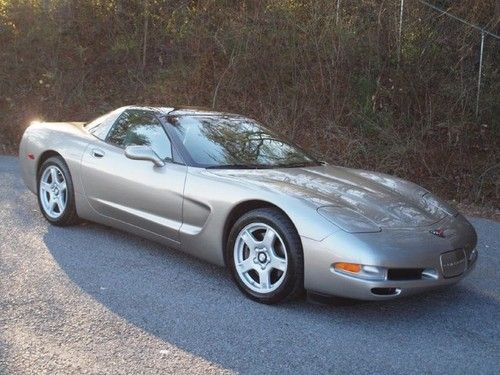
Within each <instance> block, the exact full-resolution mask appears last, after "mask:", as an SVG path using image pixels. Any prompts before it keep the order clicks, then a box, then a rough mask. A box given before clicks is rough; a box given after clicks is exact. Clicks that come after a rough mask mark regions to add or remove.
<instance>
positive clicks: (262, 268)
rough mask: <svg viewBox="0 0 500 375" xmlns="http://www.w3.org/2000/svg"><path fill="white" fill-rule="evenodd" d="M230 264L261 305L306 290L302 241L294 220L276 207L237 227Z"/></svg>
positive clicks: (239, 281) (233, 232) (243, 220)
mask: <svg viewBox="0 0 500 375" xmlns="http://www.w3.org/2000/svg"><path fill="white" fill-rule="evenodd" d="M226 262H227V263H228V266H229V268H230V270H231V272H232V274H233V277H234V279H235V280H236V282H237V284H238V286H239V287H240V289H241V290H243V291H244V292H245V293H246V294H248V295H249V296H250V297H252V298H253V299H255V300H258V301H259V302H265V303H274V302H279V301H281V300H284V299H287V298H292V297H295V296H296V295H298V294H299V293H300V292H301V291H302V288H303V255H302V246H301V242H300V238H299V236H298V234H297V231H296V230H295V227H294V226H293V224H292V222H291V221H290V219H289V218H288V217H287V216H286V215H285V214H284V213H282V212H281V211H279V210H278V209H275V208H261V209H257V210H253V211H250V212H248V213H246V214H245V215H243V216H242V217H241V218H240V219H239V220H237V221H236V223H235V224H234V226H233V229H232V230H231V233H230V235H229V241H228V245H227V249H226Z"/></svg>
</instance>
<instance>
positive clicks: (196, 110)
mask: <svg viewBox="0 0 500 375" xmlns="http://www.w3.org/2000/svg"><path fill="white" fill-rule="evenodd" d="M121 109H123V110H125V109H143V110H144V109H145V110H150V111H155V112H157V113H160V114H162V115H165V116H167V115H168V116H186V115H190V116H235V117H242V115H239V114H235V113H229V112H221V111H214V110H212V109H209V108H204V107H190V106H182V107H152V106H139V105H128V106H125V107H121Z"/></svg>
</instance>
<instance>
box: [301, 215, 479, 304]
mask: <svg viewBox="0 0 500 375" xmlns="http://www.w3.org/2000/svg"><path fill="white" fill-rule="evenodd" d="M436 227H444V228H446V236H445V238H441V237H438V236H435V235H433V234H431V233H430V231H431V230H432V229H435V228H436ZM476 243H477V236H476V232H475V231H474V228H473V227H472V225H471V224H470V223H469V222H468V221H467V220H466V219H465V218H464V217H463V216H461V215H458V216H457V217H454V218H449V219H445V220H443V221H441V222H440V223H437V224H435V225H433V226H432V227H429V228H419V229H398V230H385V231H382V232H380V233H363V234H350V233H346V232H341V231H339V232H336V233H335V234H333V235H331V236H330V237H327V238H326V239H324V240H323V241H314V240H311V239H308V238H305V237H302V244H303V249H304V286H305V288H306V289H307V290H309V291H312V292H316V293H321V294H327V295H335V296H340V297H347V298H355V299H361V300H384V299H392V298H398V297H402V296H406V295H411V294H416V293H420V292H424V291H428V290H432V289H438V288H441V287H445V286H448V285H452V284H455V283H457V282H458V281H460V280H461V279H463V278H464V277H465V276H466V275H467V274H468V273H469V272H471V271H472V269H473V268H474V266H475V264H476V260H477V256H478V254H477V251H476V250H475V249H474V248H475V246H476ZM456 249H463V250H464V251H465V254H466V265H465V267H464V271H463V272H462V273H461V274H460V275H458V276H456V277H450V278H446V277H445V276H444V275H443V269H442V265H441V255H442V254H443V253H447V252H449V251H452V250H456ZM336 262H349V263H359V264H364V265H370V266H378V267H384V268H387V269H425V270H434V271H435V272H434V273H433V274H432V276H429V275H427V274H425V275H422V276H421V277H418V278H415V279H406V280H391V279H388V277H386V278H385V279H384V280H367V279H361V278H359V277H357V276H354V275H349V274H346V273H340V272H338V271H336V270H334V269H333V267H332V265H333V264H334V263H336Z"/></svg>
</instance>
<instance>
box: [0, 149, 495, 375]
mask: <svg viewBox="0 0 500 375" xmlns="http://www.w3.org/2000/svg"><path fill="white" fill-rule="evenodd" d="M471 220H472V222H473V224H474V226H475V227H476V229H477V231H478V234H479V244H478V250H479V254H480V258H479V260H478V264H477V268H476V270H475V272H473V273H472V274H471V275H469V277H467V278H466V279H465V280H464V281H462V282H461V283H460V284H458V285H456V286H455V287H453V288H450V289H445V290H441V291H437V292H433V293H430V294H424V295H418V296H414V297H409V298H406V299H401V300H396V301H392V302H385V303H365V302H353V303H343V304H339V303H338V302H337V303H330V304H327V305H317V304H313V303H309V302H306V301H298V302H294V303H288V304H284V305H278V306H265V305H261V304H258V303H255V302H252V301H250V300H249V299H247V298H245V297H244V296H243V295H242V294H241V293H240V292H239V291H238V290H237V288H236V286H234V285H233V283H232V282H231V280H230V277H229V276H228V274H227V272H226V271H225V270H224V269H222V268H219V267H215V266H212V265H209V264H207V263H203V262H201V261H198V260H197V259H194V258H192V257H190V256H187V255H184V254H182V253H179V252H176V251H173V250H169V249H167V248H165V247H163V246H161V245H159V244H156V243H154V242H150V241H147V240H144V239H141V238H139V237H136V236H133V235H130V234H127V233H124V232H120V231H117V230H114V229H110V228H107V227H104V226H100V225H95V224H84V225H79V226H76V227H71V228H58V227H54V226H50V225H48V223H47V222H46V221H45V220H44V219H43V218H42V215H41V214H40V212H39V209H38V206H37V204H36V198H35V196H34V195H33V194H31V193H30V192H29V191H27V189H26V188H25V187H24V185H23V183H22V181H21V178H20V175H19V171H18V165H17V159H16V158H14V157H8V156H0V373H11V374H25V373H48V374H53V373H109V374H120V373H138V372H147V373H179V372H183V373H184V372H188V373H204V374H205V373H217V374H218V373H226V372H227V373H233V372H242V373H262V372H266V373H283V372H286V373H292V372H293V373H325V372H335V373H352V372H363V373H421V372H426V373H484V374H488V373H491V374H493V373H499V372H500V356H499V353H500V273H499V270H500V257H499V254H498V249H499V247H500V223H498V222H495V221H491V220H487V219H476V218H472V219H471Z"/></svg>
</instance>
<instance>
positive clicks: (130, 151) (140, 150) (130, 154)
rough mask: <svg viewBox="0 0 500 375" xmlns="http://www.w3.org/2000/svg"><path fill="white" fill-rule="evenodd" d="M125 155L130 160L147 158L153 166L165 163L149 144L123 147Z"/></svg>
mask: <svg viewBox="0 0 500 375" xmlns="http://www.w3.org/2000/svg"><path fill="white" fill-rule="evenodd" d="M125 156H126V157H127V158H129V159H132V160H149V161H150V162H152V163H153V164H154V165H155V167H163V166H164V165H165V162H164V161H163V160H161V159H160V157H159V156H158V154H157V153H156V152H154V151H153V149H152V148H151V147H149V146H128V147H127V148H125Z"/></svg>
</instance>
